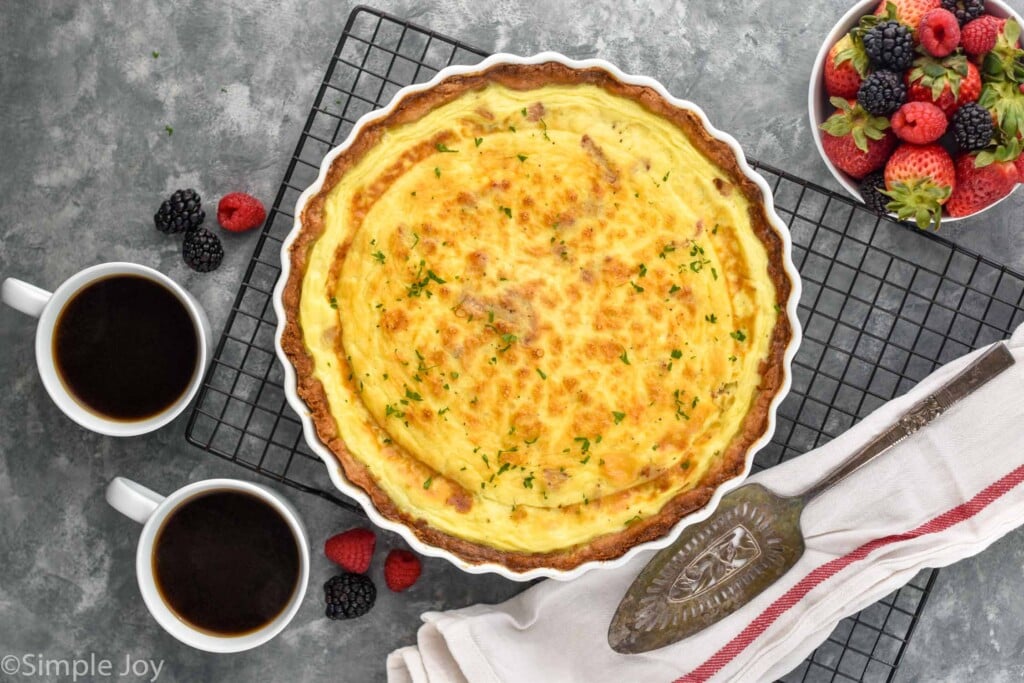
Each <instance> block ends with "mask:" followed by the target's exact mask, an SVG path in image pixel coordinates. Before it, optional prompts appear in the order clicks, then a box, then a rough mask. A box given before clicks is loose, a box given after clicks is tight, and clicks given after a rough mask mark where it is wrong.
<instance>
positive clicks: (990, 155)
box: [974, 150, 996, 168]
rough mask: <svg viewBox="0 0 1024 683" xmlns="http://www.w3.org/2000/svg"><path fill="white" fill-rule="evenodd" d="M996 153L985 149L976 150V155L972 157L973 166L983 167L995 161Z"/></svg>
mask: <svg viewBox="0 0 1024 683" xmlns="http://www.w3.org/2000/svg"><path fill="white" fill-rule="evenodd" d="M995 161H996V153H995V152H990V151H988V150H985V151H983V152H978V156H976V157H974V168H985V167H986V166H988V165H990V164H993V163H995Z"/></svg>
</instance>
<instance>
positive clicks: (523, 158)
mask: <svg viewBox="0 0 1024 683" xmlns="http://www.w3.org/2000/svg"><path fill="white" fill-rule="evenodd" d="M516 158H517V159H519V161H526V160H527V159H529V158H530V157H528V156H526V155H525V154H517V155H516Z"/></svg>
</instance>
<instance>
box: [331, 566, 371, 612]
mask: <svg viewBox="0 0 1024 683" xmlns="http://www.w3.org/2000/svg"><path fill="white" fill-rule="evenodd" d="M376 600H377V587H376V586H374V585H373V581H371V580H370V577H368V576H364V575H363V574H347V573H346V574H338V575H337V576H332V577H331V578H330V579H328V580H327V582H326V583H324V602H326V603H327V609H326V611H325V612H324V614H326V615H327V617H328V618H329V619H355V618H356V617H361V616H363V615H364V614H366V613H367V612H369V611H370V609H371V608H372V607H373V603H374V602H375V601H376Z"/></svg>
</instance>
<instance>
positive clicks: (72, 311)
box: [53, 275, 199, 421]
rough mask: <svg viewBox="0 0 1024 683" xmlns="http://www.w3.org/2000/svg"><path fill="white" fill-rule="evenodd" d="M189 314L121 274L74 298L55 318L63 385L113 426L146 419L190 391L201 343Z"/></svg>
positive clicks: (156, 289) (160, 291)
mask: <svg viewBox="0 0 1024 683" xmlns="http://www.w3.org/2000/svg"><path fill="white" fill-rule="evenodd" d="M197 335H198V333H197V331H196V327H195V325H194V324H193V323H192V318H191V317H190V316H189V313H188V310H187V309H186V308H185V306H184V305H183V304H182V303H181V302H180V301H179V300H178V298H177V297H176V296H175V295H174V294H173V293H172V292H171V291H169V290H168V289H167V288H166V287H164V286H163V285H161V284H160V283H158V282H154V281H152V280H149V279H147V278H144V277H138V276H135V275H115V276H112V277H108V278H104V279H102V280H97V281H96V282H93V283H92V284H90V285H89V286H87V287H85V288H84V289H82V290H81V291H80V292H78V293H77V294H75V296H74V297H72V298H71V300H70V301H68V303H67V304H65V306H64V310H62V311H61V313H60V316H59V317H58V318H57V326H56V328H55V329H54V334H53V357H54V360H55V363H56V366H57V372H58V373H59V374H60V377H61V379H62V380H63V382H64V386H65V387H67V389H68V391H69V392H70V393H71V394H72V395H74V396H75V397H76V398H77V399H78V400H79V401H80V402H81V403H82V404H83V405H84V406H85V407H87V408H89V409H91V410H92V411H94V412H96V413H99V414H100V415H103V416H104V417H108V418H111V419H115V420H126V421H131V420H143V419H145V418H147V417H151V416H153V415H156V414H157V413H160V412H163V411H164V410H166V409H167V408H169V407H170V406H171V405H173V404H174V403H175V402H176V401H177V400H178V399H179V398H181V396H182V394H184V393H185V391H186V389H187V388H188V385H189V383H190V382H191V381H192V377H193V375H194V374H195V372H196V370H197V367H196V366H197V364H198V359H199V338H198V336H197Z"/></svg>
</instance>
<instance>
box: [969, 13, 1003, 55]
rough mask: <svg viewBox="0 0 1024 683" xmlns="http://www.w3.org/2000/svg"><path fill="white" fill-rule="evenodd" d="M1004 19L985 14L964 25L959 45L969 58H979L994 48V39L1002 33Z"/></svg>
mask: <svg viewBox="0 0 1024 683" xmlns="http://www.w3.org/2000/svg"><path fill="white" fill-rule="evenodd" d="M1005 23H1006V20H1005V19H999V18H997V17H994V16H992V15H991V14H985V15H982V16H980V17H978V18H977V19H975V20H974V21H972V22H970V23H968V24H965V25H964V28H963V30H962V31H961V32H960V45H961V46H962V47H963V48H964V52H966V53H967V54H968V55H970V56H971V57H980V56H981V55H983V54H985V53H986V52H988V51H990V50H991V49H992V48H994V47H995V46H996V39H997V38H998V37H999V34H1000V33H1002V30H1003V25H1004V24H1005Z"/></svg>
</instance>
